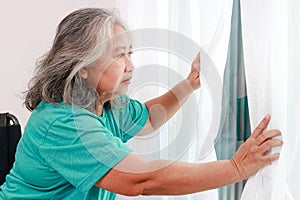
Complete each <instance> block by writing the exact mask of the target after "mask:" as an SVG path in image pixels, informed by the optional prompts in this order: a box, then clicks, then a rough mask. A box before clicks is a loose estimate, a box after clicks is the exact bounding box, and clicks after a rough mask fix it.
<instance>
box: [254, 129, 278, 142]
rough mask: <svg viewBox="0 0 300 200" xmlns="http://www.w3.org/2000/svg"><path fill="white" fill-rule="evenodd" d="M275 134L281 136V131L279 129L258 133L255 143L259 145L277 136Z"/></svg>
mask: <svg viewBox="0 0 300 200" xmlns="http://www.w3.org/2000/svg"><path fill="white" fill-rule="evenodd" d="M277 136H281V132H280V130H276V129H274V130H269V131H265V132H264V133H263V134H260V135H259V136H258V137H257V139H256V144H257V145H261V144H262V143H264V142H265V141H266V140H268V139H271V138H274V137H277Z"/></svg>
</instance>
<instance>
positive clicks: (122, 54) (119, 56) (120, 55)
mask: <svg viewBox="0 0 300 200" xmlns="http://www.w3.org/2000/svg"><path fill="white" fill-rule="evenodd" d="M124 56H125V53H121V54H119V55H118V56H117V57H118V58H122V57H124Z"/></svg>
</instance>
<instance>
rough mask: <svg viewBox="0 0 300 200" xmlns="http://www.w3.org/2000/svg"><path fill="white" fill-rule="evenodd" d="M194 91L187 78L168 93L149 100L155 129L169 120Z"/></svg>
mask: <svg viewBox="0 0 300 200" xmlns="http://www.w3.org/2000/svg"><path fill="white" fill-rule="evenodd" d="M193 91H194V89H193V88H192V86H191V84H189V82H188V81H187V80H183V81H181V82H179V83H178V84H177V85H175V86H174V87H173V88H172V89H171V90H169V91H168V92H167V93H165V94H163V95H162V96H159V97H157V98H154V99H151V100H149V101H147V102H146V103H145V104H146V106H147V108H148V111H149V119H150V123H151V125H152V127H153V129H154V130H156V129H158V128H159V127H160V126H161V125H163V124H164V123H165V122H166V121H168V120H169V119H170V118H171V117H172V116H173V115H174V114H175V113H176V112H177V111H178V110H179V109H180V108H181V106H182V105H183V104H184V103H185V101H186V100H187V99H188V97H189V95H190V94H191V93H192V92H193Z"/></svg>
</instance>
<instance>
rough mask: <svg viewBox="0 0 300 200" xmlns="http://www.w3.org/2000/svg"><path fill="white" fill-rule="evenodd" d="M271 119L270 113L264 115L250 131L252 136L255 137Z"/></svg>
mask: <svg viewBox="0 0 300 200" xmlns="http://www.w3.org/2000/svg"><path fill="white" fill-rule="evenodd" d="M270 119H271V115H269V114H268V115H266V116H265V117H264V119H263V120H262V121H261V122H260V123H259V125H258V126H257V127H256V128H255V130H254V131H253V133H252V137H254V138H257V137H258V136H259V135H260V134H262V133H263V131H264V130H265V129H266V128H267V126H268V124H269V122H270Z"/></svg>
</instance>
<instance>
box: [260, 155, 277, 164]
mask: <svg viewBox="0 0 300 200" xmlns="http://www.w3.org/2000/svg"><path fill="white" fill-rule="evenodd" d="M279 156H280V153H275V154H270V155H266V156H264V157H263V158H262V160H263V162H264V163H266V164H268V163H271V162H273V161H275V160H278V159H279Z"/></svg>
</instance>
